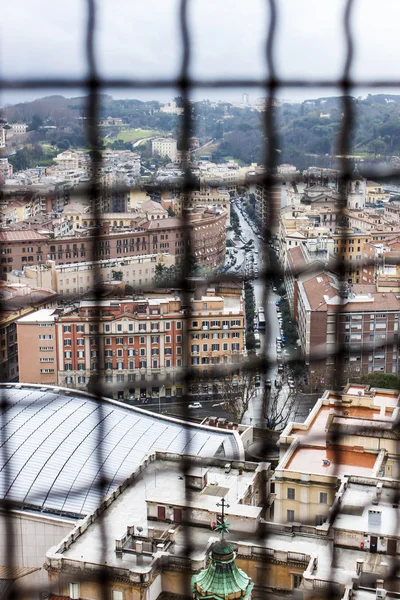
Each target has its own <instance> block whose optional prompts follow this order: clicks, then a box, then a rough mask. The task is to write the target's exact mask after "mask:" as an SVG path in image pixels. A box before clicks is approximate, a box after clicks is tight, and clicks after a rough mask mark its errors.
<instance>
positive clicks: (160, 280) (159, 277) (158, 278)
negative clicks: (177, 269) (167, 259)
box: [154, 263, 167, 286]
mask: <svg viewBox="0 0 400 600" xmlns="http://www.w3.org/2000/svg"><path fill="white" fill-rule="evenodd" d="M166 276H167V267H166V266H165V265H163V264H162V263H158V264H157V265H156V269H155V272H154V283H155V285H157V286H163V285H164V283H165V280H166Z"/></svg>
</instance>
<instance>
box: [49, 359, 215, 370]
mask: <svg viewBox="0 0 400 600" xmlns="http://www.w3.org/2000/svg"><path fill="white" fill-rule="evenodd" d="M207 364H208V363H207ZM161 366H162V365H161V364H160V362H159V360H158V359H153V360H152V361H151V362H150V363H148V361H147V360H140V361H139V369H147V368H151V369H159V368H160V367H161ZM171 366H172V365H171V360H170V359H165V368H166V369H170V368H171ZM176 366H177V367H182V359H178V360H177V361H176ZM104 368H105V370H106V371H113V370H116V371H125V370H126V369H129V370H131V371H133V370H134V369H135V368H137V364H136V365H135V361H133V360H131V361H128V363H125V361H117V363H116V365H115V366H114V365H113V363H112V362H111V361H106V362H105V363H104ZM73 370H74V369H73V368H72V363H65V364H64V371H73ZM76 370H77V371H86V366H85V363H83V362H80V363H78V364H77V368H76ZM91 370H92V371H97V370H98V364H97V363H92V365H91ZM40 372H41V373H42V372H44V371H42V370H41V371H40ZM52 372H53V373H54V369H53V371H52Z"/></svg>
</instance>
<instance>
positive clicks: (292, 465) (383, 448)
mask: <svg viewBox="0 0 400 600" xmlns="http://www.w3.org/2000/svg"><path fill="white" fill-rule="evenodd" d="M399 401H400V395H399V392H398V391H394V390H386V389H375V388H374V389H371V388H369V386H365V385H354V384H348V385H347V386H346V387H345V389H344V391H343V393H337V392H331V391H326V392H324V394H323V396H322V397H321V398H320V399H319V400H318V401H317V403H316V404H315V406H314V408H313V409H312V411H311V412H310V414H309V416H308V418H307V419H306V421H305V423H289V424H288V425H287V427H286V428H285V429H284V431H283V432H282V433H281V435H280V438H279V448H280V461H279V464H278V466H277V468H276V470H275V474H274V477H273V482H274V486H273V489H274V493H275V499H274V505H273V508H271V512H272V514H273V518H271V520H273V521H275V522H277V523H298V524H300V523H301V524H304V525H306V524H307V525H310V526H315V527H316V529H317V530H319V531H320V532H321V531H324V530H325V531H326V532H327V531H328V529H329V525H330V523H329V517H330V516H331V514H332V507H333V506H334V504H335V502H336V499H337V490H338V488H339V487H340V485H341V484H342V483H343V482H346V481H347V480H348V478H349V477H354V478H360V479H361V480H363V481H364V482H365V481H368V480H369V479H371V480H374V479H377V478H378V476H379V477H386V478H389V479H391V478H396V479H397V478H398V476H399V470H398V467H397V459H398V457H399V454H400V449H399V447H398V444H397V443H395V441H394V440H395V436H394V431H393V429H394V427H395V420H396V416H397V412H398V405H399ZM392 434H393V435H392ZM372 485H374V484H372ZM345 487H346V486H345ZM338 508H339V510H340V509H341V507H340V506H339V507H338ZM343 512H344V508H343ZM355 514H356V513H355ZM343 516H344V515H343ZM334 527H335V524H334ZM346 529H347V530H348V529H350V527H349V526H347V527H346ZM364 531H368V529H365V530H364ZM393 533H394V532H393ZM353 544H354V541H353ZM353 544H351V545H353ZM356 547H357V546H356Z"/></svg>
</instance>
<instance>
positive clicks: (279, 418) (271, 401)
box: [263, 388, 296, 431]
mask: <svg viewBox="0 0 400 600" xmlns="http://www.w3.org/2000/svg"><path fill="white" fill-rule="evenodd" d="M295 406H296V396H295V394H294V393H293V392H292V390H286V389H284V390H283V389H268V388H265V389H264V395H263V409H264V417H265V419H266V421H267V426H268V428H269V429H274V430H275V431H282V429H284V428H285V427H286V425H287V424H288V422H289V419H290V418H291V417H292V416H293V413H294V407H295Z"/></svg>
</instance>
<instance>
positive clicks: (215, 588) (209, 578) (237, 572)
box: [192, 539, 254, 600]
mask: <svg viewBox="0 0 400 600" xmlns="http://www.w3.org/2000/svg"><path fill="white" fill-rule="evenodd" d="M235 557H236V554H235V552H234V550H233V548H232V546H231V545H230V544H229V543H228V542H227V541H226V540H224V539H222V540H220V541H219V542H216V543H215V544H213V545H212V547H211V552H210V562H209V564H208V567H207V568H206V569H203V570H202V571H200V573H198V574H197V575H194V576H193V577H192V591H193V597H194V598H196V599H200V598H202V599H204V600H206V599H207V600H232V599H233V598H242V599H243V600H247V599H249V598H250V595H251V590H252V589H253V585H254V584H253V583H252V581H251V579H250V577H248V576H247V575H246V573H244V571H242V570H241V569H239V568H238V567H237V565H236V563H235Z"/></svg>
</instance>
